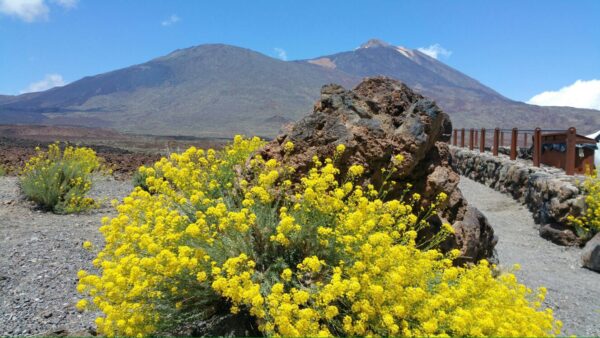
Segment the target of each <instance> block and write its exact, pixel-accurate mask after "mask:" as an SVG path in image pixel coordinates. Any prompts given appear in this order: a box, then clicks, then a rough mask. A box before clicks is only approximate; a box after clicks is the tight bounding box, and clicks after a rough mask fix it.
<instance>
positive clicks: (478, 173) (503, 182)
mask: <svg viewBox="0 0 600 338" xmlns="http://www.w3.org/2000/svg"><path fill="white" fill-rule="evenodd" d="M451 152H452V166H453V168H454V169H455V170H456V171H457V172H459V173H460V174H461V175H464V176H467V177H469V178H471V179H473V180H475V181H477V182H480V183H483V184H485V185H487V186H489V187H491V188H493V189H496V190H498V191H500V192H503V193H507V194H510V195H512V197H513V198H514V199H516V200H518V201H520V202H522V203H524V204H525V205H527V207H528V208H529V210H530V211H531V212H532V213H533V217H534V219H535V221H536V222H537V223H539V224H540V235H541V236H542V237H544V238H546V239H548V240H550V241H552V242H554V243H556V244H559V245H568V246H577V245H582V244H583V242H582V241H581V240H580V239H579V238H578V236H577V235H576V234H575V231H574V229H573V228H572V227H571V226H570V225H569V222H568V221H567V217H568V216H569V215H572V216H578V215H580V214H581V212H582V211H583V208H584V205H585V203H584V202H585V197H584V195H583V191H581V189H580V188H579V184H578V182H581V181H582V180H583V178H582V177H576V176H568V175H566V174H565V173H564V171H562V170H560V169H557V168H551V167H541V168H540V167H534V166H533V165H532V163H531V162H529V161H525V160H515V161H511V160H510V159H509V158H508V157H507V156H504V155H500V156H493V155H492V154H491V153H488V152H485V153H480V152H479V151H470V150H468V149H464V148H456V147H451Z"/></svg>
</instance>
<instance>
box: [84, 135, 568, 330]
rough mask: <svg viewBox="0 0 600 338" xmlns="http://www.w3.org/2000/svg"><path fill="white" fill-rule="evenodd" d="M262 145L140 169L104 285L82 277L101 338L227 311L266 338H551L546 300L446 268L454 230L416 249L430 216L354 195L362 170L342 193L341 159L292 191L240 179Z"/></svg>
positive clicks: (265, 179) (112, 237)
mask: <svg viewBox="0 0 600 338" xmlns="http://www.w3.org/2000/svg"><path fill="white" fill-rule="evenodd" d="M262 144H263V142H262V141H260V140H259V139H257V138H253V139H243V138H241V137H236V138H235V140H234V142H233V144H232V145H231V146H228V147H226V148H225V149H224V150H222V151H214V150H208V151H204V150H200V149H196V148H190V149H188V150H187V151H186V152H184V153H183V154H172V155H171V156H170V158H169V159H166V158H163V159H161V160H160V161H159V162H157V163H155V164H154V166H152V167H143V168H141V169H140V173H141V174H144V175H146V176H147V179H146V180H145V182H146V183H147V185H148V190H149V192H147V191H144V190H142V189H141V188H136V189H135V190H134V192H133V193H132V194H131V195H130V196H129V197H127V198H125V199H124V200H123V203H122V204H120V205H118V206H117V210H118V212H119V214H118V216H116V217H114V218H112V219H109V218H105V219H103V221H102V223H103V225H102V227H101V228H100V230H101V232H102V233H103V235H104V237H105V240H106V246H105V247H104V249H103V250H102V251H100V252H99V253H98V256H97V258H96V259H95V260H94V265H95V266H96V267H97V268H98V269H99V273H98V274H94V273H90V272H86V271H80V272H79V274H78V277H79V285H78V287H77V289H78V291H79V292H81V293H83V294H85V295H87V296H89V297H85V298H84V299H82V300H80V301H79V302H78V303H77V307H78V308H79V309H80V310H84V309H94V310H100V311H101V312H102V315H101V316H99V317H98V318H97V319H96V324H97V327H98V330H99V331H100V332H101V333H102V334H105V335H108V336H116V335H126V336H133V335H150V334H159V333H161V332H169V331H170V330H173V329H176V328H177V327H178V326H183V325H189V324H192V323H194V322H197V321H199V320H202V319H207V318H209V317H210V316H212V315H214V313H215V312H214V310H215V308H220V307H223V306H225V307H226V308H228V309H229V311H230V312H231V313H233V314H236V315H239V316H240V317H239V318H252V320H253V321H255V324H256V325H257V327H258V328H259V330H260V331H261V332H262V333H263V334H266V335H285V336H326V335H343V336H350V335H352V336H354V335H359V336H364V335H385V336H396V335H404V336H413V335H414V336H425V335H428V336H429V335H453V336H454V335H456V336H475V335H477V336H481V335H488V336H548V335H552V334H557V333H558V332H559V330H560V326H561V324H560V322H559V321H555V320H554V319H553V316H552V311H551V310H549V309H548V310H542V309H541V302H542V300H543V299H544V294H545V290H544V289H540V290H539V291H538V292H532V291H531V290H529V289H528V288H526V287H525V286H524V285H521V284H519V283H518V282H517V280H516V278H515V276H514V275H513V274H511V273H502V274H500V275H499V276H498V277H494V276H495V273H494V270H495V268H494V267H493V266H490V265H489V264H488V263H487V262H486V261H481V262H479V263H478V264H476V265H473V266H465V267H456V266H453V259H454V258H456V257H457V256H458V255H459V254H460V253H459V252H458V250H453V251H451V252H450V253H447V254H443V253H441V252H440V251H439V249H438V248H437V243H439V241H440V240H443V238H444V236H446V235H447V234H448V233H450V232H452V231H453V230H452V227H450V226H449V225H447V224H446V225H444V226H443V227H442V229H441V230H440V232H438V234H437V235H435V236H434V237H433V238H431V239H430V240H429V241H422V240H419V241H417V239H416V237H417V231H418V230H419V229H422V228H423V227H426V226H428V224H427V222H426V221H424V218H425V216H426V215H427V213H431V212H433V210H429V211H423V212H421V211H420V209H419V208H416V207H415V206H416V205H418V202H419V198H420V197H419V196H418V195H413V196H412V197H411V198H408V199H406V200H407V201H409V202H403V201H402V200H390V201H386V202H384V201H382V200H381V199H380V196H381V194H382V193H385V192H378V191H376V190H375V189H374V188H373V187H372V186H370V185H367V186H361V185H358V184H356V183H355V182H357V181H356V180H355V178H356V177H357V176H360V175H362V173H363V170H361V168H359V167H358V166H357V167H354V168H352V170H351V171H350V172H351V175H350V178H349V179H348V180H346V181H343V182H340V181H338V173H339V171H338V169H337V168H336V166H335V159H333V160H332V159H325V160H324V161H323V162H322V161H321V160H320V159H318V158H314V159H313V169H312V170H310V172H309V173H308V174H307V175H306V176H305V177H302V178H301V179H300V180H299V182H298V183H294V182H295V181H294V182H293V180H291V175H292V174H293V169H292V168H289V167H286V166H284V165H282V164H281V163H278V162H277V161H275V160H268V161H266V160H264V159H262V158H261V157H259V156H255V157H254V158H253V159H252V160H251V161H250V162H249V166H248V167H246V165H245V164H246V161H247V159H248V157H249V156H250V155H251V154H252V153H253V152H254V151H255V150H256V149H257V148H258V147H260V146H261V145H262ZM286 149H293V144H289V145H288V144H286ZM337 151H338V153H341V152H343V151H344V147H343V146H340V147H338V150H337ZM401 161H402V157H401V156H398V157H396V158H395V161H394V163H391V164H390V170H394V168H395V166H396V165H397V163H396V162H401ZM353 176H354V177H353ZM446 198H447V197H446V196H445V195H444V194H440V196H438V199H437V203H443V202H444V200H445V199H446ZM432 208H433V206H432Z"/></svg>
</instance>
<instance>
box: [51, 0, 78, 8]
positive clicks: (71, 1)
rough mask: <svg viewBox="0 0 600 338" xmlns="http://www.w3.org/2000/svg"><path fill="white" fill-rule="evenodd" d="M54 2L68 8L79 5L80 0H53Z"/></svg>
mask: <svg viewBox="0 0 600 338" xmlns="http://www.w3.org/2000/svg"><path fill="white" fill-rule="evenodd" d="M52 2H54V3H55V4H57V5H59V6H61V7H64V8H66V9H71V8H75V7H77V3H78V2H79V0H52Z"/></svg>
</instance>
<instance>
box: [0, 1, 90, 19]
mask: <svg viewBox="0 0 600 338" xmlns="http://www.w3.org/2000/svg"><path fill="white" fill-rule="evenodd" d="M46 1H47V0H0V13H1V14H4V15H8V16H14V17H17V18H19V19H21V20H23V21H25V22H34V21H38V20H46V19H48V14H49V13H50V8H49V7H48V5H47V4H46ZM49 1H50V2H52V3H54V4H56V5H58V6H61V7H63V8H66V9H72V8H75V7H77V3H78V2H79V0H49Z"/></svg>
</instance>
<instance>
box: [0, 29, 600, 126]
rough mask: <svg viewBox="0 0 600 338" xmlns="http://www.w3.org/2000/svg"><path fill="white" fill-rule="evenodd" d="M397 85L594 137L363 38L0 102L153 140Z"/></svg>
mask: <svg viewBox="0 0 600 338" xmlns="http://www.w3.org/2000/svg"><path fill="white" fill-rule="evenodd" d="M374 75H385V76H390V77H393V78H397V79H399V80H401V81H404V82H405V83H407V84H408V85H409V86H411V87H413V88H415V89H416V90H418V91H420V92H421V93H422V94H424V95H426V96H429V97H431V98H433V99H435V100H436V101H437V102H438V104H439V105H440V106H441V107H442V108H443V109H444V110H445V111H447V112H448V113H450V115H451V117H452V120H453V123H454V125H455V126H467V127H471V126H475V127H483V126H485V127H494V126H501V127H513V126H518V127H532V126H535V125H539V126H541V127H543V128H562V127H566V126H569V125H573V126H576V127H577V128H581V129H582V130H584V131H587V130H591V129H598V128H596V127H597V126H600V112H599V111H596V110H585V109H574V108H556V107H538V106H532V105H527V104H524V103H520V102H514V101H511V100H509V99H507V98H505V97H503V96H502V95H500V94H498V93H496V92H495V91H494V90H492V89H490V88H488V87H486V86H484V85H482V84H481V83H479V82H477V81H476V80H474V79H472V78H470V77H468V76H466V75H464V74H462V73H460V72H459V71H457V70H455V69H453V68H451V67H448V66H446V65H445V64H443V63H441V62H439V61H438V60H435V59H433V58H431V57H429V56H427V55H425V54H422V53H420V52H418V51H416V50H411V49H407V48H403V47H397V46H391V45H389V44H386V43H384V42H381V41H377V40H371V41H369V42H367V43H366V44H364V45H363V46H361V48H358V49H356V50H354V51H348V52H342V53H338V54H334V55H329V56H324V57H319V58H315V59H311V60H304V61H289V62H286V61H281V60H278V59H274V58H271V57H268V56H266V55H263V54H260V53H257V52H254V51H251V50H249V49H244V48H239V47H234V46H228V45H222V44H210V45H201V46H197V47H191V48H186V49H181V50H176V51H174V52H172V53H170V54H168V55H166V56H163V57H159V58H156V59H153V60H151V61H149V62H146V63H143V64H139V65H135V66H131V67H127V68H123V69H119V70H116V71H112V72H109V73H104V74H100V75H96V76H90V77H85V78H83V79H81V80H78V81H75V82H73V83H70V84H68V85H66V86H64V87H56V88H53V89H50V90H47V91H44V92H39V93H29V94H23V95H19V96H0V123H25V124H63V125H67V124H71V125H82V126H91V127H103V128H114V129H117V130H119V131H124V132H134V133H144V134H156V135H194V136H203V137H230V136H231V135H233V134H236V133H243V134H247V135H261V136H267V137H269V136H274V135H276V134H277V132H278V131H279V129H280V127H281V125H283V124H285V123H287V122H291V121H294V120H297V119H299V118H300V117H301V116H303V115H304V114H306V113H307V112H309V111H310V110H311V109H312V104H313V103H314V101H315V99H316V98H317V97H318V95H319V89H320V87H321V86H322V85H324V84H327V83H332V82H334V83H339V84H341V85H343V86H345V87H348V88H350V87H352V86H354V85H355V84H357V83H358V82H359V81H360V79H361V78H363V77H366V76H374Z"/></svg>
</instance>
